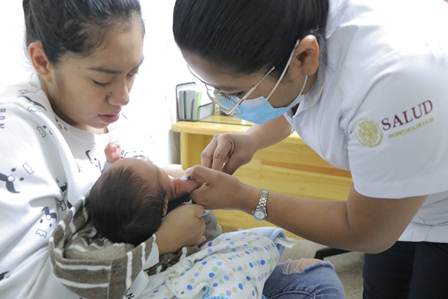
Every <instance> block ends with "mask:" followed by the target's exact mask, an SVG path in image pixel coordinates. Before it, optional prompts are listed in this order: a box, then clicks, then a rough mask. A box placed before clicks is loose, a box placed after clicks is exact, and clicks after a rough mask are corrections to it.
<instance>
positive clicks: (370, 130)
mask: <svg viewBox="0 0 448 299" xmlns="http://www.w3.org/2000/svg"><path fill="white" fill-rule="evenodd" d="M355 135H356V138H357V139H358V141H359V143H361V144H362V145H364V146H367V147H372V148H373V147H377V146H378V145H380V144H381V142H382V141H383V132H382V130H381V128H380V127H379V126H378V124H377V123H376V122H374V121H372V120H369V119H366V118H364V119H361V120H359V121H358V123H357V124H356V128H355Z"/></svg>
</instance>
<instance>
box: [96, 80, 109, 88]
mask: <svg viewBox="0 0 448 299" xmlns="http://www.w3.org/2000/svg"><path fill="white" fill-rule="evenodd" d="M92 82H93V83H94V84H95V85H98V86H102V87H105V86H107V85H109V84H110V82H101V81H96V80H92Z"/></svg>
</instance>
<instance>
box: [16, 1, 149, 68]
mask: <svg viewBox="0 0 448 299" xmlns="http://www.w3.org/2000/svg"><path fill="white" fill-rule="evenodd" d="M23 11H24V15H25V26H26V45H27V46H28V45H29V44H30V43H32V42H34V41H40V42H42V44H43V47H44V51H45V54H46V55H47V57H48V60H49V61H50V62H51V63H53V64H56V63H57V62H59V59H60V58H61V57H62V56H63V55H64V54H65V53H67V52H71V53H75V54H80V55H84V56H87V55H89V54H90V53H91V52H92V50H95V49H96V48H98V47H99V46H100V45H101V43H102V42H103V39H104V36H105V34H106V33H107V31H108V30H110V26H111V25H115V24H120V23H121V24H125V23H126V22H129V21H130V20H131V19H132V18H133V17H134V16H139V17H140V19H141V8H140V3H139V1H138V0H23ZM142 24H143V21H142Z"/></svg>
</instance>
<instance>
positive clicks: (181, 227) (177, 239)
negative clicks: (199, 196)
mask: <svg viewBox="0 0 448 299" xmlns="http://www.w3.org/2000/svg"><path fill="white" fill-rule="evenodd" d="M203 214H204V208H203V207H201V206H199V205H195V204H187V205H183V206H181V207H179V208H177V209H174V210H173V211H171V212H170V213H168V214H167V216H166V217H165V219H164V220H163V222H162V225H161V226H160V228H159V229H158V231H157V232H156V237H157V240H156V242H157V246H158V247H159V253H160V254H163V253H173V252H176V251H178V250H179V249H181V248H182V247H184V246H195V245H199V244H202V243H204V242H205V241H206V239H205V236H204V232H205V223H204V220H203V219H202V215H203Z"/></svg>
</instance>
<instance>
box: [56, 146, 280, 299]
mask: <svg viewBox="0 0 448 299" xmlns="http://www.w3.org/2000/svg"><path fill="white" fill-rule="evenodd" d="M105 152H106V156H107V158H108V162H109V166H108V168H107V169H105V171H104V172H103V174H102V175H101V176H100V178H99V179H98V180H97V182H96V183H95V185H94V186H93V187H92V189H91V191H90V194H89V196H88V197H87V199H86V200H85V201H82V200H81V201H80V202H79V203H78V204H77V206H75V207H74V209H73V211H72V212H70V213H67V214H66V215H65V217H64V219H63V221H61V222H62V224H63V225H62V224H61V225H58V226H57V228H56V229H55V232H54V234H53V237H52V240H51V242H50V257H51V261H52V265H53V267H54V269H55V273H57V274H58V275H59V276H58V277H61V278H65V277H67V276H69V275H72V276H73V275H75V276H76V277H77V279H78V280H79V281H81V282H86V281H91V280H92V277H93V276H94V279H93V280H94V281H95V283H97V282H98V281H100V282H102V283H103V285H104V288H103V287H101V288H87V289H86V288H79V287H78V286H77V285H74V284H70V285H67V286H68V287H69V288H70V289H72V290H73V291H75V292H77V294H80V296H82V297H87V298H106V295H105V294H111V293H108V292H109V291H110V290H114V291H113V292H112V293H114V292H116V290H117V288H118V290H120V294H118V293H116V294H118V295H117V296H121V292H122V291H123V292H124V290H126V289H128V288H129V286H130V282H131V279H132V280H134V279H135V282H137V277H140V278H139V279H140V280H139V281H140V283H141V281H144V282H145V294H146V297H147V298H154V299H163V298H187V297H188V298H228V299H231V298H262V292H263V286H264V283H265V281H266V280H267V278H268V277H269V276H270V275H271V273H272V271H273V270H274V268H275V266H276V264H277V263H278V261H279V259H280V255H281V254H282V252H283V249H284V243H285V242H286V239H285V236H284V232H283V230H281V229H279V228H273V227H270V228H258V229H252V230H244V231H236V232H230V233H223V234H220V232H221V229H220V227H219V225H218V224H217V222H216V218H215V217H214V215H213V214H212V213H209V214H206V215H205V216H203V218H204V220H205V222H206V233H205V234H206V237H207V238H208V239H209V241H208V242H206V243H204V244H202V245H201V246H195V247H184V248H182V250H179V251H178V252H176V253H171V254H163V255H161V256H160V258H159V263H158V264H156V265H154V266H152V267H150V268H149V269H147V267H146V266H145V262H143V260H142V257H143V258H148V256H146V255H145V254H147V253H148V252H147V251H146V248H147V247H148V246H151V244H152V243H151V244H148V242H145V241H146V240H148V239H149V238H150V237H151V236H152V235H153V233H154V232H155V231H156V230H157V229H158V227H159V226H160V224H161V223H162V221H163V218H164V216H165V215H166V214H167V212H168V211H169V210H170V206H173V204H172V203H173V202H178V201H177V200H176V198H175V197H176V196H177V195H178V194H182V192H180V191H182V189H183V190H185V185H186V184H187V183H186V182H185V181H184V182H182V181H181V180H179V179H172V178H170V177H169V176H168V174H167V173H166V172H165V171H164V170H162V169H160V168H158V167H157V166H155V165H154V164H153V163H151V162H150V161H149V160H147V159H145V158H143V157H135V158H131V159H121V157H120V148H119V147H118V146H116V145H109V146H108V147H107V148H106V151H105ZM190 189H191V188H190ZM182 201H184V200H180V202H182ZM174 206H175V205H174ZM171 208H174V207H171ZM85 209H87V211H86V210H85ZM87 216H88V217H87ZM218 235H219V236H218ZM215 237H216V238H215ZM107 239H109V240H107ZM210 239H213V240H210ZM111 241H112V242H114V243H112V242H111ZM150 242H152V241H150ZM130 244H132V245H130ZM133 245H134V246H133ZM130 261H132V263H130ZM134 261H135V263H134ZM73 266H76V267H73ZM92 266H97V268H100V269H102V270H101V271H97V272H95V271H96V270H92V268H95V267H92ZM142 270H143V271H144V272H146V274H147V275H150V276H151V277H150V279H149V278H147V276H146V275H143V276H142V275H141V274H142V272H141V271H142ZM94 273H95V274H94ZM62 281H63V283H64V281H65V280H64V279H63V280H62ZM117 282H121V283H117ZM123 285H125V287H123ZM120 288H121V289H120ZM131 293H132V292H131ZM223 294H225V296H224V295H223ZM146 297H145V298H146ZM116 298H118V297H116ZM120 298H121V297H120Z"/></svg>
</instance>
